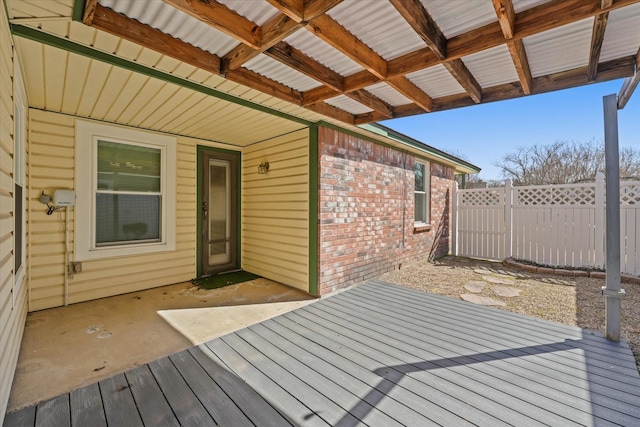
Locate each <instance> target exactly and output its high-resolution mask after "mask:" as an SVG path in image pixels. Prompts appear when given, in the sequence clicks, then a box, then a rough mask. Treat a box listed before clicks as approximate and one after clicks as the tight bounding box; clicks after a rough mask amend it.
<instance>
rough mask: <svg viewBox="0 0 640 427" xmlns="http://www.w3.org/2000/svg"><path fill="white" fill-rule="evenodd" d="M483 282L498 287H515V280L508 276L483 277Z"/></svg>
mask: <svg viewBox="0 0 640 427" xmlns="http://www.w3.org/2000/svg"><path fill="white" fill-rule="evenodd" d="M482 280H484V281H486V282H489V283H494V284H496V285H513V284H514V280H513V278H511V277H508V276H482Z"/></svg>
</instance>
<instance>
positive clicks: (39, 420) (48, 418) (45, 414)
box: [36, 394, 71, 427]
mask: <svg viewBox="0 0 640 427" xmlns="http://www.w3.org/2000/svg"><path fill="white" fill-rule="evenodd" d="M69 414H70V410H69V395H68V394H63V395H62V396H57V397H54V398H53V399H51V400H48V401H46V402H44V403H43V404H42V405H38V409H37V410H36V427H48V426H60V427H71V418H70V417H69Z"/></svg>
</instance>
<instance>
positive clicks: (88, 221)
mask: <svg viewBox="0 0 640 427" xmlns="http://www.w3.org/2000/svg"><path fill="white" fill-rule="evenodd" d="M98 139H101V140H106V141H112V142H117V143H122V144H129V145H139V146H147V147H152V148H157V149H160V151H161V160H160V162H161V174H162V175H161V176H162V178H161V192H162V198H161V199H162V204H161V210H162V212H161V217H160V220H161V224H162V225H161V228H160V235H161V240H160V241H159V242H148V243H134V244H125V245H113V246H97V245H96V235H95V222H96V217H95V213H96V198H95V190H96V185H97V179H98V178H97V176H98V175H97V167H98V165H97V141H98ZM176 145H177V140H176V138H175V137H173V136H168V135H162V134H157V133H152V132H146V131H141V130H136V129H131V128H126V127H123V126H117V125H111V124H104V123H96V122H91V121H85V120H76V192H77V200H76V206H75V215H74V216H75V227H76V228H75V229H76V232H75V236H74V244H75V258H76V259H77V260H79V261H83V260H92V259H103V258H113V257H122V256H129V255H142V254H150V253H157V252H166V251H174V250H175V248H176ZM89 177H90V179H89Z"/></svg>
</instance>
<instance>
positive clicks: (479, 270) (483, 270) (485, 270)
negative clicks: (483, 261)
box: [473, 268, 491, 274]
mask: <svg viewBox="0 0 640 427" xmlns="http://www.w3.org/2000/svg"><path fill="white" fill-rule="evenodd" d="M473 272H474V273H476V274H491V271H490V270H487V269H486V268H474V269H473Z"/></svg>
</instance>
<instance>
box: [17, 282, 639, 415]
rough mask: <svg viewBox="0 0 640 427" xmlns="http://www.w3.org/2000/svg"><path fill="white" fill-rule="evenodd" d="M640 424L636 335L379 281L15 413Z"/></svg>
mask: <svg viewBox="0 0 640 427" xmlns="http://www.w3.org/2000/svg"><path fill="white" fill-rule="evenodd" d="M45 424H46V425H48V426H54V427H57V426H67V425H98V426H99V425H105V424H108V425H127V426H130V425H131V426H135V425H196V426H197V425H222V426H225V425H226V426H228V425H230V426H251V425H260V426H282V425H294V426H327V425H349V426H357V425H370V426H393V425H420V426H429V425H456V426H462V425H480V426H501V425H527V426H531V427H533V426H538V425H540V426H542V425H551V426H572V425H584V426H594V425H595V426H608V425H640V375H638V371H637V369H636V366H635V360H634V358H633V355H632V353H631V351H630V349H629V347H628V345H627V344H626V343H625V342H621V343H611V342H609V341H607V340H605V339H604V338H603V337H602V336H601V334H598V333H594V332H591V331H585V330H582V329H580V328H576V327H572V326H566V325H562V324H558V323H553V322H548V321H544V320H539V319H534V318H530V317H527V316H523V315H519V314H515V313H510V312H506V311H502V310H497V309H493V308H487V307H482V306H477V305H474V304H470V303H466V302H463V301H456V300H452V299H448V298H444V297H440V296H436V295H431V294H427V293H424V292H419V291H415V290H412V289H407V288H403V287H400V286H397V285H391V284H387V283H384V282H381V281H371V282H369V283H368V284H366V285H362V286H358V287H355V288H353V289H350V290H348V291H345V292H342V293H339V294H337V295H334V296H332V297H329V298H324V299H322V300H319V301H316V302H314V303H313V304H310V305H308V306H305V307H302V308H299V309H297V310H294V311H292V312H289V313H285V314H283V315H280V316H278V317H275V318H273V319H270V320H266V321H264V322H261V323H259V324H256V325H253V326H250V327H248V328H245V329H242V330H240V331H237V332H235V333H232V334H228V335H225V336H223V337H220V338H217V339H214V340H212V341H209V342H207V343H205V344H202V345H199V346H196V347H192V348H190V349H188V350H185V351H182V352H179V353H176V354H174V355H171V356H169V357H165V358H162V359H159V360H156V361H154V362H151V363H149V364H147V365H143V366H140V367H138V368H136V369H134V370H131V371H129V372H126V373H124V374H119V375H116V376H114V377H112V378H109V379H106V380H103V381H101V382H100V383H97V384H92V385H90V386H87V387H83V388H81V389H78V390H74V391H73V392H71V393H70V394H64V395H62V396H59V397H57V398H55V399H52V400H50V401H47V402H44V403H41V404H39V405H37V406H33V407H29V408H25V409H22V410H20V411H17V412H14V413H11V414H8V415H7V416H6V418H5V420H4V425H5V426H8V427H13V426H17V425H20V426H25V425H27V426H33V425H45Z"/></svg>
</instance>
